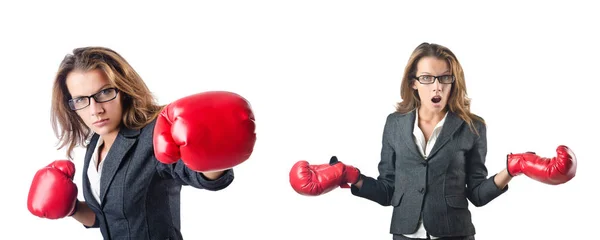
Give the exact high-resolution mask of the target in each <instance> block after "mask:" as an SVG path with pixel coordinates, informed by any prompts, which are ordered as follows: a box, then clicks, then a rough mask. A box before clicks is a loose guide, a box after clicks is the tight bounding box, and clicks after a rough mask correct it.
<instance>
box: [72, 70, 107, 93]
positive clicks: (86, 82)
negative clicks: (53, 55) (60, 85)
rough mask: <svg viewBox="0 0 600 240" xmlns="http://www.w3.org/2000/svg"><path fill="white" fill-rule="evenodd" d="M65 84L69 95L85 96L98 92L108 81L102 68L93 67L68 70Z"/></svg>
mask: <svg viewBox="0 0 600 240" xmlns="http://www.w3.org/2000/svg"><path fill="white" fill-rule="evenodd" d="M66 84H67V89H69V93H70V94H71V96H87V95H92V94H94V93H96V92H98V91H99V90H100V89H101V88H102V87H104V86H105V85H107V84H110V82H109V81H108V78H107V77H106V75H105V74H104V72H102V70H99V69H95V70H91V71H87V72H84V71H72V72H70V73H69V74H68V75H67V79H66Z"/></svg>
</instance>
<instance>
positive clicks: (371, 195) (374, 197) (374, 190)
mask: <svg viewBox="0 0 600 240" xmlns="http://www.w3.org/2000/svg"><path fill="white" fill-rule="evenodd" d="M392 122H393V121H392V114H390V115H388V117H387V119H386V123H385V127H384V130H383V137H382V147H381V159H380V161H379V164H378V167H377V168H378V171H379V176H378V177H377V179H374V178H372V177H368V176H365V175H363V174H361V178H362V180H363V183H362V186H361V188H360V189H359V188H357V187H356V186H354V185H353V186H352V188H351V192H352V194H353V195H355V196H358V197H362V198H365V199H369V200H371V201H374V202H376V203H379V204H381V205H383V206H389V205H390V204H391V199H392V196H393V194H394V179H395V170H396V168H395V164H396V153H395V152H394V149H393V148H392V145H391V144H390V140H389V131H390V130H391V127H392V126H391V125H392Z"/></svg>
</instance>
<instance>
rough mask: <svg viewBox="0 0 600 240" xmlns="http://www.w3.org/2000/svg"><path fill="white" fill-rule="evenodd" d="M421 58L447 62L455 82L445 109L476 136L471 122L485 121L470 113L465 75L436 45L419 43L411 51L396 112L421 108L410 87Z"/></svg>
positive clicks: (449, 53) (454, 60)
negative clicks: (455, 115) (400, 99)
mask: <svg viewBox="0 0 600 240" xmlns="http://www.w3.org/2000/svg"><path fill="white" fill-rule="evenodd" d="M423 57H436V58H438V59H443V60H446V62H448V65H449V66H450V69H451V71H452V75H454V78H455V79H456V80H455V81H454V83H453V84H452V90H451V92H450V99H449V100H448V106H447V108H449V110H450V111H452V112H453V113H456V114H457V115H458V116H459V117H460V118H461V119H463V120H464V121H465V122H467V124H468V125H469V127H470V128H471V129H472V130H473V131H474V132H475V133H476V134H477V129H476V128H475V127H474V124H473V121H475V120H478V121H480V122H482V123H483V124H485V121H484V120H483V119H482V118H481V117H479V116H477V115H475V114H473V113H471V111H470V107H471V99H470V98H468V97H467V86H466V84H465V75H464V72H463V69H462V67H461V65H460V62H459V61H458V59H457V58H456V56H455V55H454V53H452V51H450V49H448V48H446V47H444V46H441V45H438V44H434V43H426V42H425V43H421V44H420V45H419V46H418V47H417V48H416V49H415V50H414V51H413V53H412V55H411V56H410V58H409V60H408V63H407V64H406V67H405V69H404V75H403V76H402V83H401V85H400V97H401V98H402V101H401V102H399V103H397V104H396V111H397V112H400V113H407V112H410V111H412V110H415V109H416V108H418V107H419V106H421V100H420V99H419V95H418V92H417V91H416V90H414V89H413V88H412V87H411V86H412V83H413V81H416V80H415V79H414V78H415V75H416V74H417V63H418V62H419V60H421V58H423Z"/></svg>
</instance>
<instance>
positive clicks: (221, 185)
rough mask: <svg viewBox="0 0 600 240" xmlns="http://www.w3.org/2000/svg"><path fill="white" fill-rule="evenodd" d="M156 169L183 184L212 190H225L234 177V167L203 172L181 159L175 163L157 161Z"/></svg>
mask: <svg viewBox="0 0 600 240" xmlns="http://www.w3.org/2000/svg"><path fill="white" fill-rule="evenodd" d="M156 170H157V171H158V172H159V174H160V175H161V176H163V177H166V178H172V179H175V180H177V181H178V182H179V183H181V184H182V185H189V186H192V187H195V188H198V189H206V190H210V191H219V190H223V189H225V188H226V187H228V186H229V185H230V184H231V183H232V182H233V179H234V174H233V168H230V169H227V170H225V171H219V172H210V173H201V172H196V171H194V170H191V169H190V168H188V167H186V165H185V163H183V161H181V160H179V161H177V162H176V163H174V164H164V163H160V162H157V165H156Z"/></svg>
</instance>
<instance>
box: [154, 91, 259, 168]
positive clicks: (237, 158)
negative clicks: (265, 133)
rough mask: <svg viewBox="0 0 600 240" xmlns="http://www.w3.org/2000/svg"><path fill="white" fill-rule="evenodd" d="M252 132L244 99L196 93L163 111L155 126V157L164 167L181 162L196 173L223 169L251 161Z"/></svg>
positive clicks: (226, 95) (211, 93)
mask: <svg viewBox="0 0 600 240" xmlns="http://www.w3.org/2000/svg"><path fill="white" fill-rule="evenodd" d="M254 130H255V124H254V114H253V112H252V109H251V107H250V104H249V103H248V101H246V99H244V98H242V97H241V96H239V95H238V94H235V93H231V92H224V91H212V92H204V93H198V94H194V95H191V96H187V97H184V98H182V99H179V100H177V101H175V102H173V103H171V104H169V105H168V106H166V107H165V108H164V109H163V110H162V112H161V113H160V115H159V116H158V119H157V121H156V125H155V127H154V136H153V137H154V140H153V141H154V154H155V156H156V158H157V159H158V161H160V162H162V163H165V164H172V163H175V162H177V161H178V160H179V159H181V160H182V161H183V162H184V163H185V165H186V166H187V167H188V168H190V169H192V170H194V171H197V172H212V171H221V170H226V169H230V168H232V167H234V166H236V165H238V164H241V163H243V162H244V161H246V160H247V159H248V158H250V155H251V154H252V151H253V149H254V143H255V142H256V134H255V132H254Z"/></svg>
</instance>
